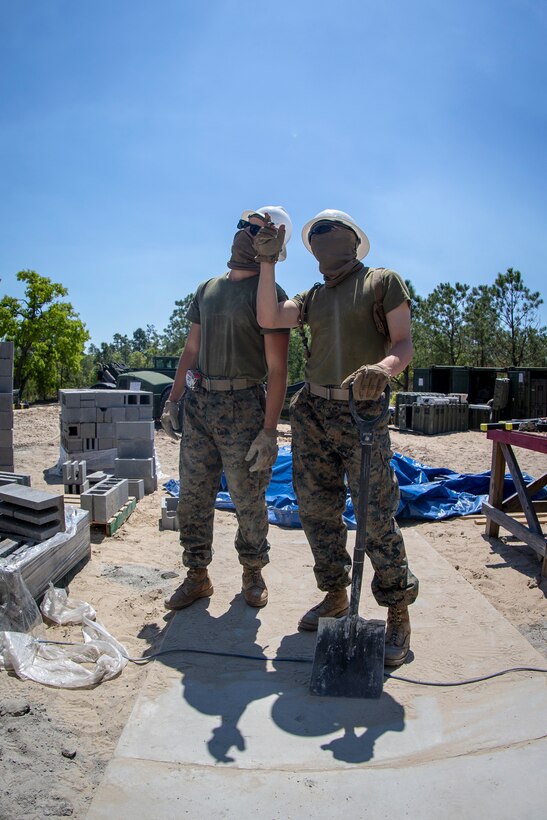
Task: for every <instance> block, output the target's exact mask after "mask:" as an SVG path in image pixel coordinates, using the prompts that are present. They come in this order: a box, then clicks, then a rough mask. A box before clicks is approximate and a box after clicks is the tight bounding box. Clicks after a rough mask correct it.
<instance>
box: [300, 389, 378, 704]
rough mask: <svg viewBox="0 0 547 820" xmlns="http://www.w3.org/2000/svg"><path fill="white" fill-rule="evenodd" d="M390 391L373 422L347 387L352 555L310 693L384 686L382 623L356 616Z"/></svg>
mask: <svg viewBox="0 0 547 820" xmlns="http://www.w3.org/2000/svg"><path fill="white" fill-rule="evenodd" d="M390 394H391V390H390V387H389V385H388V386H387V387H386V389H385V391H384V394H383V397H382V408H381V412H380V414H379V415H378V416H376V417H375V418H373V419H363V418H361V416H359V415H358V414H357V411H356V409H355V402H354V400H353V391H352V389H351V386H350V389H349V407H350V411H351V415H352V416H353V420H354V421H355V423H356V425H357V427H358V428H359V440H360V442H361V473H360V478H359V484H360V486H359V505H358V511H357V532H356V534H355V550H354V553H353V569H352V577H351V598H350V603H349V612H348V614H347V615H346V616H345V617H343V618H320V619H319V629H318V631H317V645H316V647H315V657H314V660H313V669H312V673H311V680H310V692H311V693H312V695H326V696H328V697H346V698H379V697H380V696H381V694H382V688H383V683H384V641H385V629H386V624H385V621H375V620H371V621H366V620H365V619H364V618H360V617H359V598H360V596H361V582H362V580H363V563H364V560H365V532H366V526H367V514H368V489H369V478H370V460H371V453H372V437H373V434H374V428H375V427H376V426H377V425H378V424H379V423H380V422H381V421H383V420H384V419H385V417H386V416H387V413H388V411H389V397H390Z"/></svg>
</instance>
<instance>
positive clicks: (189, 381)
mask: <svg viewBox="0 0 547 820" xmlns="http://www.w3.org/2000/svg"><path fill="white" fill-rule="evenodd" d="M204 380H205V377H203V376H202V374H201V373H200V372H199V371H197V370H187V371H186V385H187V387H188V388H189V389H190V390H197V389H198V387H199V386H200V385H201V383H202V381H204ZM207 381H208V380H207Z"/></svg>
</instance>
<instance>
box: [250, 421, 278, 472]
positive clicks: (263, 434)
mask: <svg viewBox="0 0 547 820" xmlns="http://www.w3.org/2000/svg"><path fill="white" fill-rule="evenodd" d="M255 456H256V461H255V462H254V464H252V465H251V466H250V467H249V472H250V473H256V472H257V471H258V470H269V469H270V467H273V465H274V464H275V460H276V458H277V430H261V431H260V433H259V434H258V436H257V437H256V438H255V440H254V441H253V443H252V444H251V446H250V447H249V450H248V452H247V455H246V456H245V461H252V460H253V458H254V457H255Z"/></svg>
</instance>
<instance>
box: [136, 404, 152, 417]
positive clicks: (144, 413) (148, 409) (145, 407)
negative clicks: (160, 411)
mask: <svg viewBox="0 0 547 820" xmlns="http://www.w3.org/2000/svg"><path fill="white" fill-rule="evenodd" d="M152 411H153V408H152V405H151V404H141V405H139V421H145V420H148V419H152V418H153V415H152Z"/></svg>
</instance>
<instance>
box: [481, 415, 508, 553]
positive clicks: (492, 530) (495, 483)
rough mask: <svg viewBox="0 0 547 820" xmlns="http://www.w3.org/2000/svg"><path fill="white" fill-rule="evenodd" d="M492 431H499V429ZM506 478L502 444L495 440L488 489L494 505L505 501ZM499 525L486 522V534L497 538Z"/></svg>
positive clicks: (499, 504)
mask: <svg viewBox="0 0 547 820" xmlns="http://www.w3.org/2000/svg"><path fill="white" fill-rule="evenodd" d="M491 432H493V433H497V432H499V431H498V430H492V431H491ZM504 478H505V457H504V455H503V451H502V448H501V444H500V443H499V442H497V441H494V442H493V444H492V466H491V471H490V487H489V490H488V501H489V503H490V504H492V505H493V506H494V507H500V506H501V504H502V502H503V480H504ZM499 531H500V528H499V525H498V524H497V523H496V522H495V521H494V520H493V519H491V518H490V519H488V521H487V522H486V530H485V532H486V535H488V536H490V538H497V537H498V535H499Z"/></svg>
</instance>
